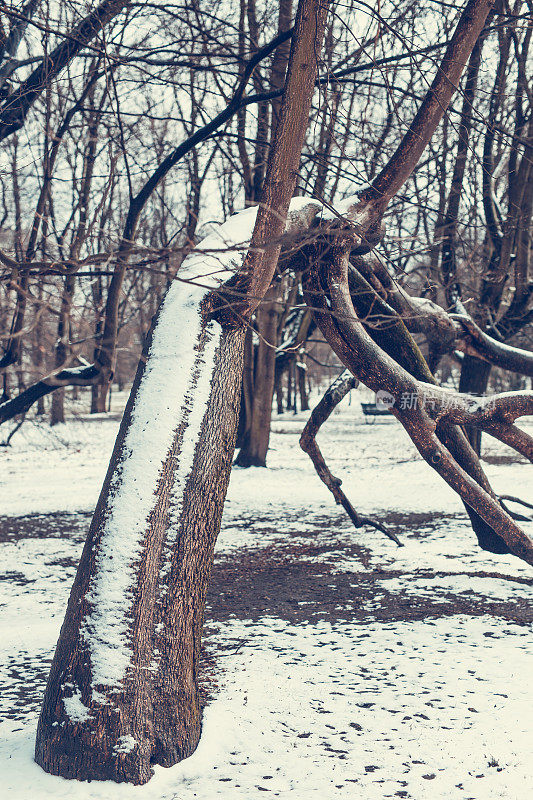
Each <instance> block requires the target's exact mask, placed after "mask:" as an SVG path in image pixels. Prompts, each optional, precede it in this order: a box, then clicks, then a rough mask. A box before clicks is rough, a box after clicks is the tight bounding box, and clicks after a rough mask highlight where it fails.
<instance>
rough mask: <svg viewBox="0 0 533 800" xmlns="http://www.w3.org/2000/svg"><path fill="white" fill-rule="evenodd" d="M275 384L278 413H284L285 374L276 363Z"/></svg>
mask: <svg viewBox="0 0 533 800" xmlns="http://www.w3.org/2000/svg"><path fill="white" fill-rule="evenodd" d="M274 386H275V392H276V406H277V411H278V414H283V374H282V372H281V370H280V369H278V366H277V364H276V372H275V376H274Z"/></svg>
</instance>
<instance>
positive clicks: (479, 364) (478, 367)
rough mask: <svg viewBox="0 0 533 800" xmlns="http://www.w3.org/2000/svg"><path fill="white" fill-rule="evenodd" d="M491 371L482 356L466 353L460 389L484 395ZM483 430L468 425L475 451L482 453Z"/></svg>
mask: <svg viewBox="0 0 533 800" xmlns="http://www.w3.org/2000/svg"><path fill="white" fill-rule="evenodd" d="M490 371H491V364H489V363H488V362H487V361H482V360H481V359H480V358H475V357H473V356H469V355H465V356H464V357H463V362H462V364H461V376H460V378H459V391H460V392H463V393H464V394H474V395H479V396H483V395H484V394H485V392H486V391H487V386H488V383H489V377H490ZM481 433H482V432H481V431H480V430H479V428H475V427H473V426H472V425H467V426H466V435H467V436H468V440H469V442H470V444H471V445H472V447H473V448H474V450H475V452H476V453H477V455H478V456H479V455H480V453H481Z"/></svg>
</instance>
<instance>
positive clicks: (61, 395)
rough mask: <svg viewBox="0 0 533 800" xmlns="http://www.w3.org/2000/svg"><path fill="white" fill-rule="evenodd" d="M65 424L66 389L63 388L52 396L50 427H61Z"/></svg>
mask: <svg viewBox="0 0 533 800" xmlns="http://www.w3.org/2000/svg"><path fill="white" fill-rule="evenodd" d="M64 422H65V389H64V388H63V387H61V388H60V389H56V391H55V392H54V393H53V394H52V402H51V404H50V425H52V426H53V425H60V424H62V423H64Z"/></svg>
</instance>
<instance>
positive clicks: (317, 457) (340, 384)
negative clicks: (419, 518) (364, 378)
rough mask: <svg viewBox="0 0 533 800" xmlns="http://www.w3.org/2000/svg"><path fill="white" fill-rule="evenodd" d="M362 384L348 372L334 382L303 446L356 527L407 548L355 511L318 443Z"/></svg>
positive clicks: (310, 423) (302, 439)
mask: <svg viewBox="0 0 533 800" xmlns="http://www.w3.org/2000/svg"><path fill="white" fill-rule="evenodd" d="M358 383H359V381H358V380H357V378H355V377H354V376H353V375H352V373H351V372H350V371H349V370H344V372H342V373H341V374H340V375H339V376H338V378H336V379H335V380H334V381H333V383H332V384H331V386H330V387H329V389H328V390H327V391H326V393H325V394H324V396H323V397H322V399H321V400H320V402H319V403H317V405H316V406H315V408H314V409H313V411H312V412H311V416H310V417H309V419H308V421H307V424H306V426H305V428H304V429H303V431H302V435H301V436H300V447H301V448H302V450H303V451H304V452H306V453H307V455H308V456H309V458H310V459H311V461H312V462H313V466H314V468H315V469H316V472H317V475H318V477H319V478H320V480H321V481H322V482H323V483H325V484H326V486H327V487H328V489H329V490H330V492H331V493H332V495H333V497H334V498H335V502H336V503H337V505H341V506H342V507H343V508H344V510H345V511H346V513H347V514H348V516H349V517H350V519H351V520H352V522H353V524H354V525H355V527H356V528H362V527H363V526H364V525H369V526H371V527H372V528H377V530H378V531H381V532H382V533H384V534H385V536H388V537H389V539H392V541H393V542H396V544H397V545H398V547H403V544H402V542H400V540H399V539H398V537H397V536H396V535H395V534H394V533H392V531H390V530H389V529H388V528H387V527H386V526H385V525H383V523H381V522H378V521H376V520H374V519H372V518H371V517H367V516H365V515H363V514H359V513H358V512H357V511H356V510H355V508H354V507H353V506H352V504H351V503H350V501H349V500H348V498H347V497H346V495H345V494H344V492H343V491H342V489H341V484H342V481H341V480H340V479H339V478H336V477H335V476H334V475H332V473H331V471H330V469H329V467H328V465H327V464H326V461H325V459H324V456H323V455H322V453H321V451H320V448H319V446H318V444H317V441H316V436H317V433H318V431H319V430H320V428H321V427H322V425H323V424H324V423H325V422H326V421H327V420H328V419H329V417H330V416H331V413H332V411H333V410H334V409H335V408H336V407H337V406H338V405H339V403H340V402H341V400H343V399H344V398H345V397H346V395H347V394H348V392H349V391H351V390H352V389H355V387H356V386H357V385H358Z"/></svg>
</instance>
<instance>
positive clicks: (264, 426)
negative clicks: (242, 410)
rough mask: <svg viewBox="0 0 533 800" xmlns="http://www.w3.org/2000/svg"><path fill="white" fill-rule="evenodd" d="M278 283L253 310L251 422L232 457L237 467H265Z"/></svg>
mask: <svg viewBox="0 0 533 800" xmlns="http://www.w3.org/2000/svg"><path fill="white" fill-rule="evenodd" d="M278 293H279V286H277V285H274V286H272V287H271V288H270V289H269V290H268V292H267V294H266V295H265V301H264V303H262V304H261V306H260V307H259V309H258V311H257V315H256V319H257V331H258V334H259V344H258V346H257V354H256V360H255V370H254V382H253V400H252V416H251V424H250V428H249V430H248V431H246V433H245V435H244V437H243V444H242V447H241V450H240V452H239V455H238V456H237V459H236V461H235V463H236V464H238V465H239V466H240V467H266V456H267V452H268V444H269V441H270V422H271V419H272V400H273V397H274V374H275V369H276V345H277V332H278V316H279V312H278V304H277V302H276V300H277V297H278Z"/></svg>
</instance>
